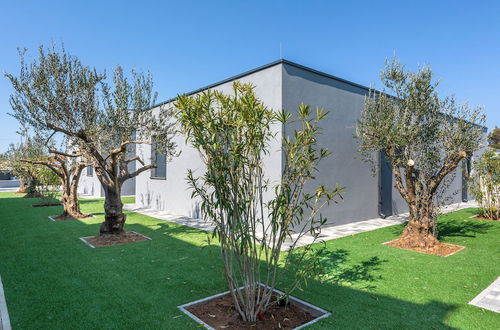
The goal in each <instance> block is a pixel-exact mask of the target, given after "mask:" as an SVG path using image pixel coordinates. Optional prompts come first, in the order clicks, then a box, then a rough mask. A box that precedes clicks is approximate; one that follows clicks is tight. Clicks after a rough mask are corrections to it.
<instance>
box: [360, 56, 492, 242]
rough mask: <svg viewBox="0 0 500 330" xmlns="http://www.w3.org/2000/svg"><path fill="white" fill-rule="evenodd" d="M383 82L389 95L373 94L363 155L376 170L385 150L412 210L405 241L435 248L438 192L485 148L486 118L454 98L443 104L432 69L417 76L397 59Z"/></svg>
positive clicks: (363, 128)
mask: <svg viewBox="0 0 500 330" xmlns="http://www.w3.org/2000/svg"><path fill="white" fill-rule="evenodd" d="M380 77H381V80H382V83H383V85H384V90H383V92H377V91H374V90H371V91H370V93H369V95H368V96H367V97H366V98H365V104H364V107H363V110H362V113H361V118H360V120H359V122H358V126H357V137H358V139H359V140H360V142H361V146H360V152H361V154H362V155H363V156H364V158H365V160H367V161H369V162H371V164H372V165H373V167H374V169H376V168H377V155H378V153H379V152H380V151H382V152H384V153H385V154H386V155H387V157H388V159H389V160H390V163H391V165H392V172H393V175H394V181H395V187H396V189H397V190H398V191H399V193H400V194H401V196H402V197H403V199H404V200H405V201H406V203H407V204H408V208H409V211H410V216H409V222H408V224H407V226H406V228H405V231H404V232H403V235H402V237H401V238H400V242H401V243H404V244H406V245H407V246H415V247H417V246H418V247H431V246H433V245H434V244H435V243H436V242H437V239H436V236H437V229H436V219H437V213H438V212H437V211H438V207H437V205H438V204H437V203H436V194H437V192H438V188H440V186H441V185H442V183H443V180H444V179H445V178H446V177H447V176H448V175H449V174H450V173H452V172H453V171H454V170H455V169H456V168H457V166H458V165H459V164H460V163H461V161H462V160H464V159H466V158H468V157H470V156H471V155H472V153H473V152H474V151H475V150H477V149H478V148H479V147H480V145H481V142H482V135H483V128H482V127H481V126H479V125H481V124H483V123H484V114H483V112H482V109H481V108H471V107H469V106H468V105H467V104H458V103H457V102H456V101H455V99H454V98H453V97H447V98H444V99H441V98H440V97H439V95H438V92H437V86H438V82H436V81H433V73H432V71H431V69H430V67H428V66H423V67H420V68H419V70H418V71H417V72H411V71H408V70H406V69H405V67H404V66H403V65H402V64H400V62H399V61H398V60H397V59H393V60H392V61H391V62H388V61H386V65H385V69H384V70H383V71H382V72H381V76H380ZM386 92H387V93H389V94H390V95H388V94H386ZM441 188H442V187H441ZM403 241H404V242H403Z"/></svg>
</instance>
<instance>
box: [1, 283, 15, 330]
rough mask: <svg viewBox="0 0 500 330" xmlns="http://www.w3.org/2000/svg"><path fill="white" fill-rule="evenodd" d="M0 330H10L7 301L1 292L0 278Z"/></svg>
mask: <svg viewBox="0 0 500 330" xmlns="http://www.w3.org/2000/svg"><path fill="white" fill-rule="evenodd" d="M0 329H2V330H11V329H12V328H11V326H10V318H9V311H8V309H7V300H6V299H5V293H4V291H3V284H2V278H1V277H0Z"/></svg>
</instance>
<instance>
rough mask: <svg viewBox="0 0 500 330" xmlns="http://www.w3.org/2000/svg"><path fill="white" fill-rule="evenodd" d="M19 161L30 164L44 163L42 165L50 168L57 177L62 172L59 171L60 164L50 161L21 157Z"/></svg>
mask: <svg viewBox="0 0 500 330" xmlns="http://www.w3.org/2000/svg"><path fill="white" fill-rule="evenodd" d="M20 162H22V163H27V164H32V165H44V166H47V167H48V168H50V169H51V170H52V171H53V172H54V173H55V174H57V175H58V176H59V177H61V175H62V173H61V172H60V171H59V170H60V169H61V166H60V165H57V164H53V163H50V162H44V161H35V160H27V159H21V160H20ZM28 172H29V171H28ZM30 175H31V176H33V175H32V174H30Z"/></svg>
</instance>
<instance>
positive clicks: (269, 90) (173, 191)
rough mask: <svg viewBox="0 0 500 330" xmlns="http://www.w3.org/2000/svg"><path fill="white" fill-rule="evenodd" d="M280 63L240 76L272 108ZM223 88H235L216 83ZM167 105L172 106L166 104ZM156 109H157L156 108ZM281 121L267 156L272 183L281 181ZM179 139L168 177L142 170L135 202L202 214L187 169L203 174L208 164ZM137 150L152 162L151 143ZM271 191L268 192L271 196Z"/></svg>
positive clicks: (277, 92)
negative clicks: (191, 187) (193, 195)
mask: <svg viewBox="0 0 500 330" xmlns="http://www.w3.org/2000/svg"><path fill="white" fill-rule="evenodd" d="M281 77H282V75H281V64H278V65H276V66H273V67H270V68H267V69H265V70H262V71H258V72H254V73H251V74H249V75H247V76H244V77H241V78H240V79H238V80H239V81H240V82H243V83H247V82H249V83H252V84H253V85H254V86H255V92H256V94H257V96H258V97H259V98H260V99H261V100H262V102H263V103H264V104H265V105H266V106H268V107H269V108H271V109H281V108H282V104H281V100H282V98H281V95H282V92H281V87H282V83H281ZM214 88H215V89H217V90H221V91H223V92H227V93H231V92H232V82H225V83H223V84H221V85H218V86H215V87H214ZM166 106H171V104H167V105H166ZM153 111H154V112H157V111H158V109H153ZM281 130H282V127H281V124H277V125H275V126H274V127H273V131H274V132H275V133H276V136H277V139H276V140H274V141H273V142H272V143H271V148H270V149H271V152H270V154H269V155H268V156H266V160H265V171H266V175H267V176H268V177H269V178H270V180H271V182H272V183H277V182H279V180H280V178H281V165H280V164H281V152H280V143H281V142H280V136H281ZM175 140H176V142H177V144H178V148H179V150H181V151H182V153H181V155H180V156H179V157H176V158H174V159H172V160H171V161H170V162H167V175H166V179H165V180H159V179H151V177H150V176H151V173H150V171H147V172H144V173H141V174H140V175H139V176H138V177H137V178H136V203H137V204H139V205H141V206H142V207H148V208H153V209H157V210H164V211H168V212H170V213H172V214H176V215H182V216H189V217H194V218H199V217H200V210H199V201H198V200H195V199H191V192H192V191H191V189H190V188H189V186H188V184H187V182H186V174H187V170H188V169H192V170H193V171H195V174H196V175H201V174H202V173H203V171H204V170H205V167H204V165H203V163H202V161H201V159H200V156H199V154H198V151H196V150H194V149H193V148H192V147H191V146H189V145H186V144H185V137H184V136H181V135H179V136H177V137H176V139H175ZM137 154H138V155H139V156H141V157H142V159H143V160H144V161H145V162H146V163H147V164H150V163H151V147H150V146H149V145H138V146H137ZM270 197H271V193H269V194H268V195H266V197H265V199H269V198H270Z"/></svg>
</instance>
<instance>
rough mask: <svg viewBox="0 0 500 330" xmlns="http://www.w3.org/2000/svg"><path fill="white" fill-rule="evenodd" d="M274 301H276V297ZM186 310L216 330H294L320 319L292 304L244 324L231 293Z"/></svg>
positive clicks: (278, 307)
mask: <svg viewBox="0 0 500 330" xmlns="http://www.w3.org/2000/svg"><path fill="white" fill-rule="evenodd" d="M272 299H276V296H273V298H272ZM186 310H187V311H189V312H190V313H191V314H193V315H195V316H196V317H197V318H199V319H200V320H202V321H203V322H205V323H206V324H208V325H210V326H211V327H213V328H214V329H224V328H225V329H235V330H240V329H254V330H257V329H259V330H260V329H262V330H269V329H273V330H274V329H276V330H283V329H294V328H296V327H298V326H300V325H302V324H305V323H308V322H310V321H312V320H314V319H316V318H317V317H318V316H313V315H312V314H311V313H310V312H309V311H307V310H305V309H303V308H301V307H300V306H298V305H295V304H293V303H292V304H289V305H288V306H278V305H275V306H273V307H271V308H270V309H269V310H268V311H267V312H265V313H263V315H262V316H263V317H262V318H260V319H259V320H258V321H257V322H244V321H243V320H242V319H241V316H240V315H239V313H238V311H236V309H235V308H234V305H233V300H232V297H231V295H230V294H229V293H227V294H225V295H222V296H218V297H214V298H213V299H210V300H206V301H204V302H201V303H199V304H196V305H193V306H189V307H187V308H186Z"/></svg>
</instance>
